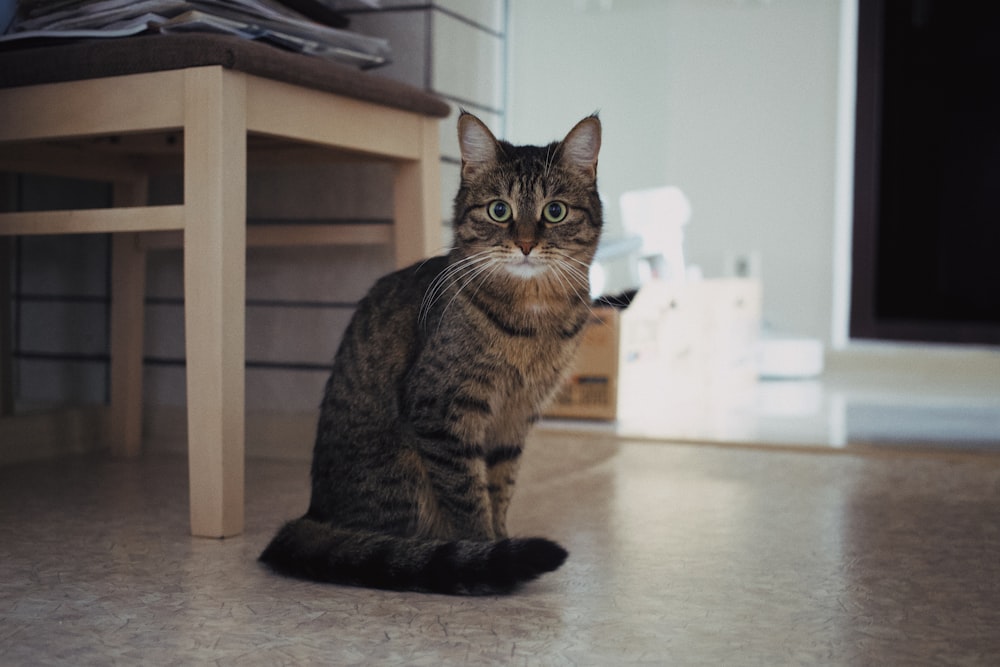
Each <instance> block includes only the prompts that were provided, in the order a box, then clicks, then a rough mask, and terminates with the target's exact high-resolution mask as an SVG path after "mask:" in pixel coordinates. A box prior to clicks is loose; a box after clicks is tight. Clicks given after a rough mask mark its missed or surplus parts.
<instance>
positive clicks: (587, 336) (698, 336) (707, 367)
mask: <svg viewBox="0 0 1000 667" xmlns="http://www.w3.org/2000/svg"><path fill="white" fill-rule="evenodd" d="M760 321H761V290H760V283H759V282H758V281H756V280H743V279H724V280H704V281H699V282H693V283H678V282H662V281H656V280H654V281H651V282H649V283H647V284H646V285H645V286H643V288H642V289H641V290H640V291H639V293H638V294H637V295H636V297H635V298H634V299H633V301H632V303H631V305H629V307H628V308H626V309H625V310H622V311H617V310H615V309H613V308H595V309H594V317H593V318H592V320H591V322H590V323H589V324H588V325H587V329H586V331H585V332H584V339H583V342H582V343H581V346H580V352H579V355H578V357H577V359H576V363H575V365H574V366H573V370H572V371H571V372H570V375H569V377H568V379H567V380H566V383H565V384H564V385H563V387H562V389H561V390H560V392H559V393H558V394H557V396H556V398H555V399H554V400H553V402H552V404H551V405H550V406H549V409H548V410H547V411H546V412H545V416H546V417H556V418H568V419H601V420H614V419H617V418H618V416H619V414H620V413H621V412H622V411H623V410H624V408H625V406H622V405H621V404H622V403H623V402H627V404H628V405H627V407H628V411H629V413H634V412H635V411H642V410H659V409H662V406H664V405H665V403H666V402H668V401H669V402H673V403H678V402H680V403H683V402H685V401H690V400H691V399H692V397H695V396H704V395H710V394H713V393H714V394H721V393H725V392H733V391H741V390H744V389H746V388H747V387H749V386H751V385H752V384H753V383H754V382H755V381H756V380H757V368H756V353H755V344H756V341H757V336H758V332H759V330H760Z"/></svg>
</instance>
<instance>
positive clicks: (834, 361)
mask: <svg viewBox="0 0 1000 667" xmlns="http://www.w3.org/2000/svg"><path fill="white" fill-rule="evenodd" d="M826 367H827V370H828V371H829V372H831V373H840V374H850V375H855V376H864V375H871V374H878V375H883V376H884V375H892V376H895V377H898V378H908V379H914V380H917V381H921V380H933V381H934V382H940V383H956V382H957V383H963V382H965V383H970V382H973V383H979V384H984V385H985V386H992V385H996V386H997V387H1000V348H998V347H989V346H976V345H932V344H920V343H881V342H868V341H865V342H852V343H851V344H850V345H849V346H848V347H846V348H844V349H842V350H831V351H828V352H827V355H826Z"/></svg>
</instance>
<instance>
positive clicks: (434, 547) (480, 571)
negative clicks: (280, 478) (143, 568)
mask: <svg viewBox="0 0 1000 667" xmlns="http://www.w3.org/2000/svg"><path fill="white" fill-rule="evenodd" d="M567 555H568V554H567V552H566V550H565V549H563V548H562V547H561V546H559V545H558V544H556V543H555V542H552V541H550V540H547V539H544V538H540V537H534V538H525V539H519V538H514V539H502V540H496V541H493V542H476V541H471V540H458V541H455V542H446V541H433V540H422V539H417V538H402V537H396V536H393V535H384V534H380V533H362V532H354V531H350V530H345V529H339V528H335V527H332V526H329V525H327V524H324V523H321V522H319V521H314V520H312V519H309V518H306V517H303V518H301V519H295V520H294V521H289V522H288V523H286V524H285V525H284V526H282V528H281V530H279V531H278V534H277V535H275V537H274V539H273V540H271V543H270V544H269V545H268V546H267V548H266V549H264V552H263V553H262V554H261V555H260V560H261V561H262V562H263V563H266V564H267V565H269V566H270V567H271V568H272V569H274V570H275V571H277V572H280V573H282V574H286V575H290V576H293V577H299V578H303V579H312V580H314V581H325V582H331V583H340V584H350V585H355V586H366V587H369V588H386V589H393V590H418V591H426V592H431V593H448V594H468V595H491V594H498V593H509V592H511V591H513V590H514V589H515V588H517V587H518V586H519V585H520V584H522V583H524V582H526V581H530V580H532V579H535V578H536V577H538V576H539V575H540V574H544V573H545V572H551V571H552V570H555V569H557V568H558V567H559V566H560V565H562V564H563V561H565V560H566V556H567Z"/></svg>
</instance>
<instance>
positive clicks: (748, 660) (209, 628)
mask: <svg viewBox="0 0 1000 667" xmlns="http://www.w3.org/2000/svg"><path fill="white" fill-rule="evenodd" d="M526 458H527V460H526V461H525V466H526V470H525V473H524V476H523V478H522V484H521V485H520V486H521V488H520V490H519V495H518V496H516V498H515V506H514V508H513V511H512V516H511V523H512V525H513V527H514V529H515V531H516V532H518V533H521V534H542V535H548V536H551V537H554V538H556V539H558V540H560V541H561V542H562V543H563V544H564V545H565V546H566V547H567V548H568V549H569V550H570V552H571V555H570V558H569V560H568V561H567V563H566V564H565V565H564V566H563V568H562V569H561V570H559V571H557V572H555V573H553V574H551V575H548V576H546V577H545V578H543V579H541V580H539V581H537V582H535V583H534V584H532V585H529V586H527V587H526V588H524V589H523V590H522V591H521V592H520V593H518V594H515V595H513V596H511V597H505V598H474V599H470V598H449V597H441V596H429V595H422V594H408V593H393V592H381V591H368V590H360V589H351V588H342V587H335V586H328V585H319V584H311V583H306V582H300V581H292V580H288V579H283V578H279V577H277V576H275V575H272V574H270V573H268V572H267V571H265V570H263V569H262V568H260V567H259V566H258V565H257V563H256V562H255V560H254V559H255V557H256V555H257V553H258V552H259V550H260V549H261V548H262V547H263V545H264V544H265V542H266V541H267V539H268V537H269V536H270V533H271V531H272V530H274V529H275V528H276V526H277V525H278V524H279V522H280V521H281V520H283V519H285V518H288V517H291V516H293V515H295V514H296V513H298V512H301V511H302V510H303V509H304V507H305V503H306V488H305V485H306V477H307V470H308V463H304V462H295V463H290V462H282V461H260V460H251V461H250V462H249V463H248V468H247V510H248V511H247V516H248V525H247V531H246V533H245V534H244V535H243V536H241V537H238V538H234V539H228V540H222V541H217V540H205V539H195V538H190V537H188V536H187V533H186V522H187V503H186V481H185V480H186V468H185V461H184V459H183V458H182V457H169V456H162V455H161V456H150V457H146V458H143V459H140V460H138V461H134V462H123V461H110V460H105V459H93V458H90V459H76V460H64V461H61V462H57V463H47V464H22V465H16V466H8V467H4V468H0V664H2V665H43V664H66V665H87V664H93V665H109V664H129V665H133V664H149V665H168V664H178V665H189V664H212V663H214V664H220V665H256V664H262V665H277V664H324V665H347V664H405V665H440V664H462V665H464V664H515V665H518V664H529V665H534V664H539V665H550V664H551V665H563V664H566V665H571V664H581V665H619V664H655V665H664V664H673V665H697V664H710V665H795V664H821V665H883V664H885V665H996V664H1000V631H998V628H1000V458H996V457H993V456H991V455H983V454H979V455H976V456H972V457H963V456H951V457H947V458H946V457H942V456H937V455H933V454H926V453H921V454H912V453H906V454H903V453H899V452H895V453H890V454H885V455H882V454H866V455H862V456H857V455H854V454H845V453H839V454H831V453H810V452H804V451H765V450H760V449H754V448H745V447H744V448H719V447H712V446H705V445H701V446H690V445H681V444H654V443H649V442H642V443H640V442H628V441H618V440H615V439H613V438H611V437H608V436H590V437H583V438H580V437H576V438H571V437H567V436H559V435H554V434H540V435H537V436H535V437H534V439H533V441H532V442H531V448H530V450H529V454H528V456H527V457H526Z"/></svg>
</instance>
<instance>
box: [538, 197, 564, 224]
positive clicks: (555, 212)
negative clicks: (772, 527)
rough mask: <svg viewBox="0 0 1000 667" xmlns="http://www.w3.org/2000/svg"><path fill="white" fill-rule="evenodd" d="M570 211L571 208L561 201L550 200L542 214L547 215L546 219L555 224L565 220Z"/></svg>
mask: <svg viewBox="0 0 1000 667" xmlns="http://www.w3.org/2000/svg"><path fill="white" fill-rule="evenodd" d="M568 213H569V208H568V207H567V206H566V204H564V203H562V202H561V201H553V202H549V203H548V204H546V205H545V209H544V210H543V211H542V215H543V216H545V219H546V220H547V221H548V222H551V223H553V224H555V223H558V222H562V221H563V220H565V219H566V215H567V214H568Z"/></svg>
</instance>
